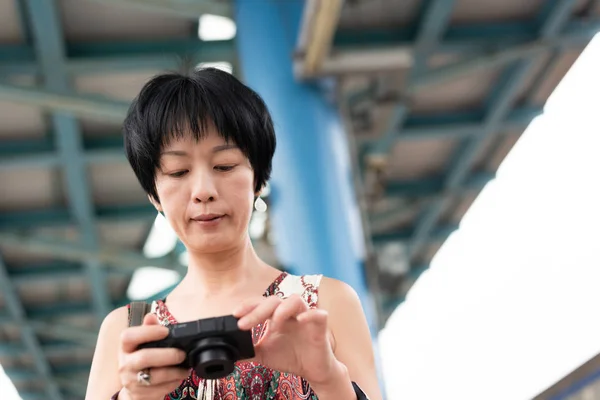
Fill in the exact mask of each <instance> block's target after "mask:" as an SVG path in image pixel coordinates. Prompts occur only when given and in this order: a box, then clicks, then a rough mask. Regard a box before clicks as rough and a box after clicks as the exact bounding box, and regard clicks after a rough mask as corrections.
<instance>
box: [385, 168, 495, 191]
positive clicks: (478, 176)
mask: <svg viewBox="0 0 600 400" xmlns="http://www.w3.org/2000/svg"><path fill="white" fill-rule="evenodd" d="M495 177H496V174H494V173H492V172H477V173H474V174H472V175H471V176H470V177H469V178H468V179H466V180H465V182H464V183H463V184H462V185H461V186H460V187H458V188H456V189H455V192H456V194H457V195H458V194H461V193H463V192H466V191H470V190H481V189H483V187H484V186H485V185H487V184H488V182H490V181H491V180H493V179H494V178H495ZM443 192H444V179H443V177H434V178H428V179H414V180H405V181H390V182H388V183H387V185H386V192H385V193H386V196H388V197H432V196H439V195H440V194H442V193H443Z"/></svg>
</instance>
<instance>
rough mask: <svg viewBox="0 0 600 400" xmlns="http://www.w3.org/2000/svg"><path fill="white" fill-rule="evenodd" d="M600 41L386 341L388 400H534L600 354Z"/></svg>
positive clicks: (400, 312)
mask: <svg viewBox="0 0 600 400" xmlns="http://www.w3.org/2000/svg"><path fill="white" fill-rule="evenodd" d="M599 71H600V36H596V38H595V39H594V40H593V42H592V43H591V45H590V46H589V47H588V48H587V49H586V51H585V52H584V54H583V55H582V56H581V57H580V59H579V60H578V61H577V63H576V64H575V66H574V67H573V68H572V69H571V71H570V72H569V73H568V75H567V77H566V78H565V79H563V81H562V83H561V84H560V85H559V87H558V88H557V90H556V91H555V92H554V94H553V96H552V97H551V98H550V99H549V101H548V103H547V104H546V107H545V111H546V113H545V115H544V116H542V117H539V118H538V119H536V120H535V121H534V122H533V123H532V124H531V125H530V127H529V128H528V129H527V131H526V132H525V134H524V135H523V136H522V137H521V139H520V140H519V142H518V143H517V145H516V146H515V147H514V149H513V150H512V152H511V153H510V154H509V155H508V157H507V158H506V160H505V162H504V163H503V164H502V166H501V168H500V170H499V172H498V177H497V179H496V180H495V181H493V182H491V183H490V184H489V185H487V186H486V187H485V189H484V190H483V192H482V193H481V195H480V196H479V197H478V199H477V200H476V202H475V203H474V205H473V207H472V208H471V209H470V210H469V212H468V213H467V215H466V216H465V218H464V219H463V221H462V223H461V227H460V230H459V231H458V232H456V233H455V234H453V235H452V236H451V237H450V238H449V240H448V241H447V242H446V243H445V245H444V246H443V248H442V249H441V250H440V252H439V253H438V254H437V256H436V258H435V260H434V262H433V263H432V268H431V269H430V270H429V271H428V272H426V273H425V274H423V276H422V277H421V278H420V279H419V280H418V282H417V283H416V284H415V286H414V287H413V288H412V290H411V291H410V293H409V295H408V300H407V301H406V302H405V303H404V304H403V305H402V306H400V307H399V308H398V309H397V310H396V311H395V312H394V314H393V315H392V317H391V318H390V320H389V321H388V324H387V327H386V329H385V330H384V331H382V333H381V337H380V346H381V349H382V351H381V353H382V364H383V367H384V375H385V378H386V379H385V384H386V387H387V391H388V398H389V399H405V400H421V399H423V400H437V399H444V400H454V399H456V400H471V399H472V400H481V399H485V400H527V399H531V398H532V397H533V396H535V395H537V394H539V393H540V392H542V391H543V390H544V389H545V388H547V387H548V386H550V385H552V384H553V383H555V382H556V381H557V380H558V379H560V378H562V377H563V376H564V375H565V374H567V373H568V372H570V371H571V370H573V369H574V368H576V367H578V366H579V365H581V364H582V363H583V362H585V361H587V360H588V359H589V358H591V357H593V356H594V355H596V354H598V353H600V340H599V339H598V338H600V318H598V305H600V290H598V288H599V287H600V285H599V284H600V251H599V249H600V246H599V244H598V242H599V239H600V235H599V233H598V232H599V227H600V207H599V205H600V185H599V183H600V119H599V115H600V101H599V97H598V93H600V73H599Z"/></svg>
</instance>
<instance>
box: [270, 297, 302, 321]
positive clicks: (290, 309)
mask: <svg viewBox="0 0 600 400" xmlns="http://www.w3.org/2000/svg"><path fill="white" fill-rule="evenodd" d="M305 311H308V304H306V303H305V302H304V300H302V297H300V296H299V295H292V296H290V297H288V298H287V299H285V300H284V301H283V302H282V303H281V305H280V306H279V307H277V309H275V311H274V312H273V317H272V318H271V321H270V322H269V324H270V329H276V328H278V327H279V326H281V325H282V324H284V323H285V322H286V321H288V320H290V319H294V320H295V319H296V316H298V315H300V314H302V313H304V312H305Z"/></svg>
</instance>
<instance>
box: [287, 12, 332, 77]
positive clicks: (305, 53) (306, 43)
mask: <svg viewBox="0 0 600 400" xmlns="http://www.w3.org/2000/svg"><path fill="white" fill-rule="evenodd" d="M342 4H343V0H329V1H321V0H307V1H305V4H304V13H303V15H302V22H301V27H300V34H299V35H298V44H297V46H296V51H297V53H298V55H299V57H297V58H296V60H295V63H294V72H295V74H296V76H298V77H300V78H310V77H313V76H315V75H318V74H319V73H320V72H321V68H322V67H323V63H324V61H325V59H326V58H327V57H328V55H329V53H330V51H331V44H332V42H333V36H334V34H335V30H336V28H337V25H338V21H339V19H340V14H341V11H342Z"/></svg>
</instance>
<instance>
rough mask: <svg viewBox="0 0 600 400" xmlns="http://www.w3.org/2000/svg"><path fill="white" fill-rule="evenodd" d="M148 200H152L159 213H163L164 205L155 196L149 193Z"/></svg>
mask: <svg viewBox="0 0 600 400" xmlns="http://www.w3.org/2000/svg"><path fill="white" fill-rule="evenodd" d="M148 200H150V203H152V205H153V206H154V208H156V211H158V212H159V213H161V214H162V212H163V210H162V207H161V205H160V203H159V202H157V201H156V200H154V198H153V197H152V196H150V195H148Z"/></svg>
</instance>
